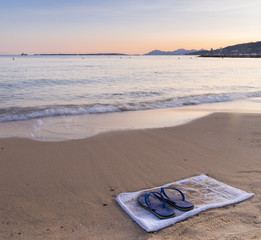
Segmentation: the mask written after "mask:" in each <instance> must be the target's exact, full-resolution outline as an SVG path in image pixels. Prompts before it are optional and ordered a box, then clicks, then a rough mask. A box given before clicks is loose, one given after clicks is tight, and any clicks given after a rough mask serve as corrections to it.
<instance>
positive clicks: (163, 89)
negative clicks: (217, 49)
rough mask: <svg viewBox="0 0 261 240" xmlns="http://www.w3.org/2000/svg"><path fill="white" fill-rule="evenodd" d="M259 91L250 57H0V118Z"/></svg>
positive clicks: (257, 69) (181, 102)
mask: <svg viewBox="0 0 261 240" xmlns="http://www.w3.org/2000/svg"><path fill="white" fill-rule="evenodd" d="M13 57H14V59H13ZM259 97H261V59H258V58H242V59H240V58H236V59H234V58H224V59H222V58H199V57H195V56H0V122H8V121H19V120H28V119H39V118H45V117H55V116H77V115H86V114H87V115H91V114H100V113H108V112H126V111H136V110H147V109H164V108H175V107H182V106H189V105H199V104H205V103H216V102H228V101H234V100H242V99H249V98H259Z"/></svg>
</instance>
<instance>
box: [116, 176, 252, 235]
mask: <svg viewBox="0 0 261 240" xmlns="http://www.w3.org/2000/svg"><path fill="white" fill-rule="evenodd" d="M170 185H171V186H173V187H176V188H178V189H180V190H181V191H182V192H183V193H184V194H185V197H186V200H188V201H190V202H192V203H193V204H194V206H195V207H194V209H193V210H191V211H188V212H184V211H179V210H177V209H175V213H176V216H175V217H173V218H168V219H159V218H158V217H156V216H155V215H154V214H152V213H151V212H149V211H147V210H146V209H144V208H142V207H141V206H140V205H139V204H138V202H137V197H138V196H139V195H140V194H141V193H142V192H147V191H152V190H153V191H155V190H156V191H157V190H158V191H159V190H160V187H168V186H170ZM160 187H155V188H151V189H144V190H141V191H138V192H130V193H121V194H119V195H118V196H117V198H116V200H117V202H118V203H119V204H120V206H121V207H122V208H123V209H124V210H125V211H126V212H127V213H128V214H129V215H130V216H131V217H132V218H133V219H134V220H135V221H136V222H137V223H138V224H139V225H140V226H141V227H142V228H144V229H145V230H146V231H147V232H154V231H157V230H159V229H161V228H164V227H167V226H169V225H171V224H174V223H176V222H179V221H182V220H184V219H186V218H188V217H190V216H194V215H196V214H198V213H199V212H201V211H204V210H207V209H210V208H217V207H223V206H226V205H229V204H234V203H237V202H241V201H244V200H246V199H248V198H250V197H252V196H253V195H254V194H253V193H247V192H245V191H242V190H240V189H237V188H234V187H231V186H229V185H226V184H224V183H222V182H219V181H217V180H215V179H213V178H210V177H208V176H206V175H205V174H202V175H199V176H196V177H191V178H188V179H184V180H181V181H177V182H173V183H169V184H166V185H164V186H160ZM168 207H169V205H168ZM170 208H171V207H170Z"/></svg>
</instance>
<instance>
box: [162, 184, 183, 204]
mask: <svg viewBox="0 0 261 240" xmlns="http://www.w3.org/2000/svg"><path fill="white" fill-rule="evenodd" d="M164 189H173V190H176V191H178V192H179V193H180V195H181V197H182V201H184V200H185V195H184V193H183V192H181V191H180V190H179V189H177V188H173V187H166V188H163V187H162V188H161V192H162V193H163V195H164V196H165V197H166V198H167V199H168V200H170V201H171V199H170V198H169V197H168V195H167V194H166V192H165V190H164Z"/></svg>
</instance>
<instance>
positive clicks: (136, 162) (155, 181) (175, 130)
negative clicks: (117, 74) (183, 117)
mask: <svg viewBox="0 0 261 240" xmlns="http://www.w3.org/2000/svg"><path fill="white" fill-rule="evenodd" d="M0 166H1V168H0V199H1V201H0V239H70V240H71V239H77V240H78V239H184V240H186V239H208V240H209V239H260V236H261V215H260V209H261V204H260V202H261V187H260V182H261V174H260V173H261V115H260V114H238V113H237V114H234V113H214V114H212V115H209V116H207V117H204V118H201V119H197V120H194V121H193V122H191V123H189V124H185V125H181V126H177V127H169V128H161V129H149V130H130V131H118V132H107V133H103V134H100V135H96V136H93V137H90V138H87V139H81V140H71V141H65V142H38V141H33V140H29V139H17V138H10V139H1V140H0ZM201 173H205V174H207V175H209V176H210V177H213V178H215V179H217V180H218V181H222V182H224V183H226V184H229V185H231V186H234V187H237V188H240V189H242V190H245V191H247V192H253V193H254V194H255V196H254V197H252V198H251V199H249V200H247V201H244V202H242V203H239V204H235V205H230V206H227V207H223V208H219V209H213V210H208V211H205V212H202V213H200V214H198V215H197V216H194V217H191V218H189V219H188V220H186V221H183V222H180V223H177V224H175V225H173V226H170V227H168V228H166V229H163V230H160V231H159V232H155V233H146V232H145V231H144V230H142V229H141V228H140V227H139V226H138V225H137V224H136V223H135V222H134V221H133V220H132V219H131V218H130V217H129V216H128V215H127V214H126V213H125V212H124V211H123V210H122V209H121V208H120V206H119V205H118V204H117V202H116V200H115V198H116V196H117V195H118V194H119V193H122V192H131V191H138V190H141V189H146V188H151V187H154V186H160V185H163V184H166V183H169V182H173V181H177V180H181V179H184V178H188V177H191V176H195V175H199V174H201Z"/></svg>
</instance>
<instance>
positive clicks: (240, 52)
mask: <svg viewBox="0 0 261 240" xmlns="http://www.w3.org/2000/svg"><path fill="white" fill-rule="evenodd" d="M198 55H200V57H261V42H250V43H241V44H237V45H233V46H228V47H225V48H220V49H216V50H211V51H204V52H198Z"/></svg>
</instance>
